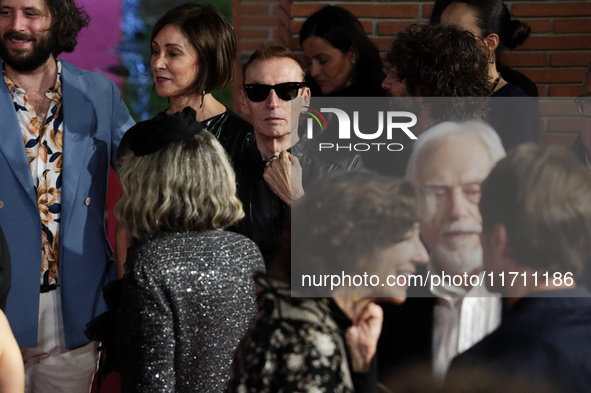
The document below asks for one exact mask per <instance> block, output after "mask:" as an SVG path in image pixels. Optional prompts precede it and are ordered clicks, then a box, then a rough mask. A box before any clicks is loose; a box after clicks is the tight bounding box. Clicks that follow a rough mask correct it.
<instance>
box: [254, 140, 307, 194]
mask: <svg viewBox="0 0 591 393" xmlns="http://www.w3.org/2000/svg"><path fill="white" fill-rule="evenodd" d="M263 179H265V182H267V185H268V186H269V188H270V189H271V191H273V193H274V194H275V195H277V196H278V197H279V198H281V200H282V201H283V202H285V203H286V204H287V205H288V206H291V201H292V200H297V199H299V198H301V197H302V196H303V195H304V188H303V187H302V167H301V165H300V162H299V161H298V159H297V157H294V156H292V155H291V154H289V153H288V152H286V151H282V152H281V153H279V156H278V158H276V159H274V160H272V161H271V162H269V164H268V165H267V167H266V168H265V172H264V173H263Z"/></svg>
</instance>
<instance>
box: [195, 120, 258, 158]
mask: <svg viewBox="0 0 591 393" xmlns="http://www.w3.org/2000/svg"><path fill="white" fill-rule="evenodd" d="M201 124H202V125H203V127H205V128H207V129H208V130H209V132H211V133H212V134H213V136H215V137H216V139H217V140H218V141H219V142H220V143H221V145H222V146H223V147H224V149H226V151H227V152H228V155H229V156H230V158H231V159H232V161H233V162H235V160H236V157H237V155H238V154H240V153H241V152H242V151H243V150H244V149H245V148H246V147H247V145H248V144H249V142H248V141H249V140H254V132H253V129H252V125H251V124H250V123H249V122H247V121H246V120H244V119H243V118H241V117H240V116H238V115H237V114H236V113H234V112H232V111H231V110H230V109H227V110H226V111H225V112H224V113H222V114H221V115H217V116H214V117H210V118H209V119H207V120H204V121H202V122H201Z"/></svg>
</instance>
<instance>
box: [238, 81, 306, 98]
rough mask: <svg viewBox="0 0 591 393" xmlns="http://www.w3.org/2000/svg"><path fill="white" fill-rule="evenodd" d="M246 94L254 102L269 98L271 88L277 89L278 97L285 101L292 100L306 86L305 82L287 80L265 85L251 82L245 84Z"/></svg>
mask: <svg viewBox="0 0 591 393" xmlns="http://www.w3.org/2000/svg"><path fill="white" fill-rule="evenodd" d="M243 87H244V91H245V92H246V96H247V97H248V99H249V100H251V101H252V102H262V101H265V100H266V99H267V97H268V96H269V93H270V92H271V89H273V90H275V94H277V97H279V98H280V99H282V100H283V101H291V100H293V99H294V98H296V97H297V96H298V91H299V90H300V88H302V87H306V84H305V83H304V82H286V83H278V84H276V85H273V86H270V85H263V84H261V83H251V84H248V85H244V86H243Z"/></svg>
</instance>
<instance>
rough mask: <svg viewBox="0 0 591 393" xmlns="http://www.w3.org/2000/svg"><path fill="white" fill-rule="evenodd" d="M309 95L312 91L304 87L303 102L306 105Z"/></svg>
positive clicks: (308, 102) (308, 103)
mask: <svg viewBox="0 0 591 393" xmlns="http://www.w3.org/2000/svg"><path fill="white" fill-rule="evenodd" d="M311 96H312V93H311V92H310V88H309V87H304V103H305V104H306V106H308V105H310V97H311Z"/></svg>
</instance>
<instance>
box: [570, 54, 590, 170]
mask: <svg viewBox="0 0 591 393" xmlns="http://www.w3.org/2000/svg"><path fill="white" fill-rule="evenodd" d="M575 101H576V103H577V109H578V110H579V114H580V115H581V116H582V117H583V118H582V122H581V123H582V124H581V132H580V133H579V136H578V137H577V139H576V140H575V144H574V145H573V147H572V150H573V151H574V152H575V154H576V155H577V157H579V160H581V162H583V164H585V165H586V166H587V167H588V168H589V169H591V63H589V66H588V67H587V71H586V72H585V77H584V78H583V91H582V92H581V95H580V96H578V97H577V98H576V99H575Z"/></svg>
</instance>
